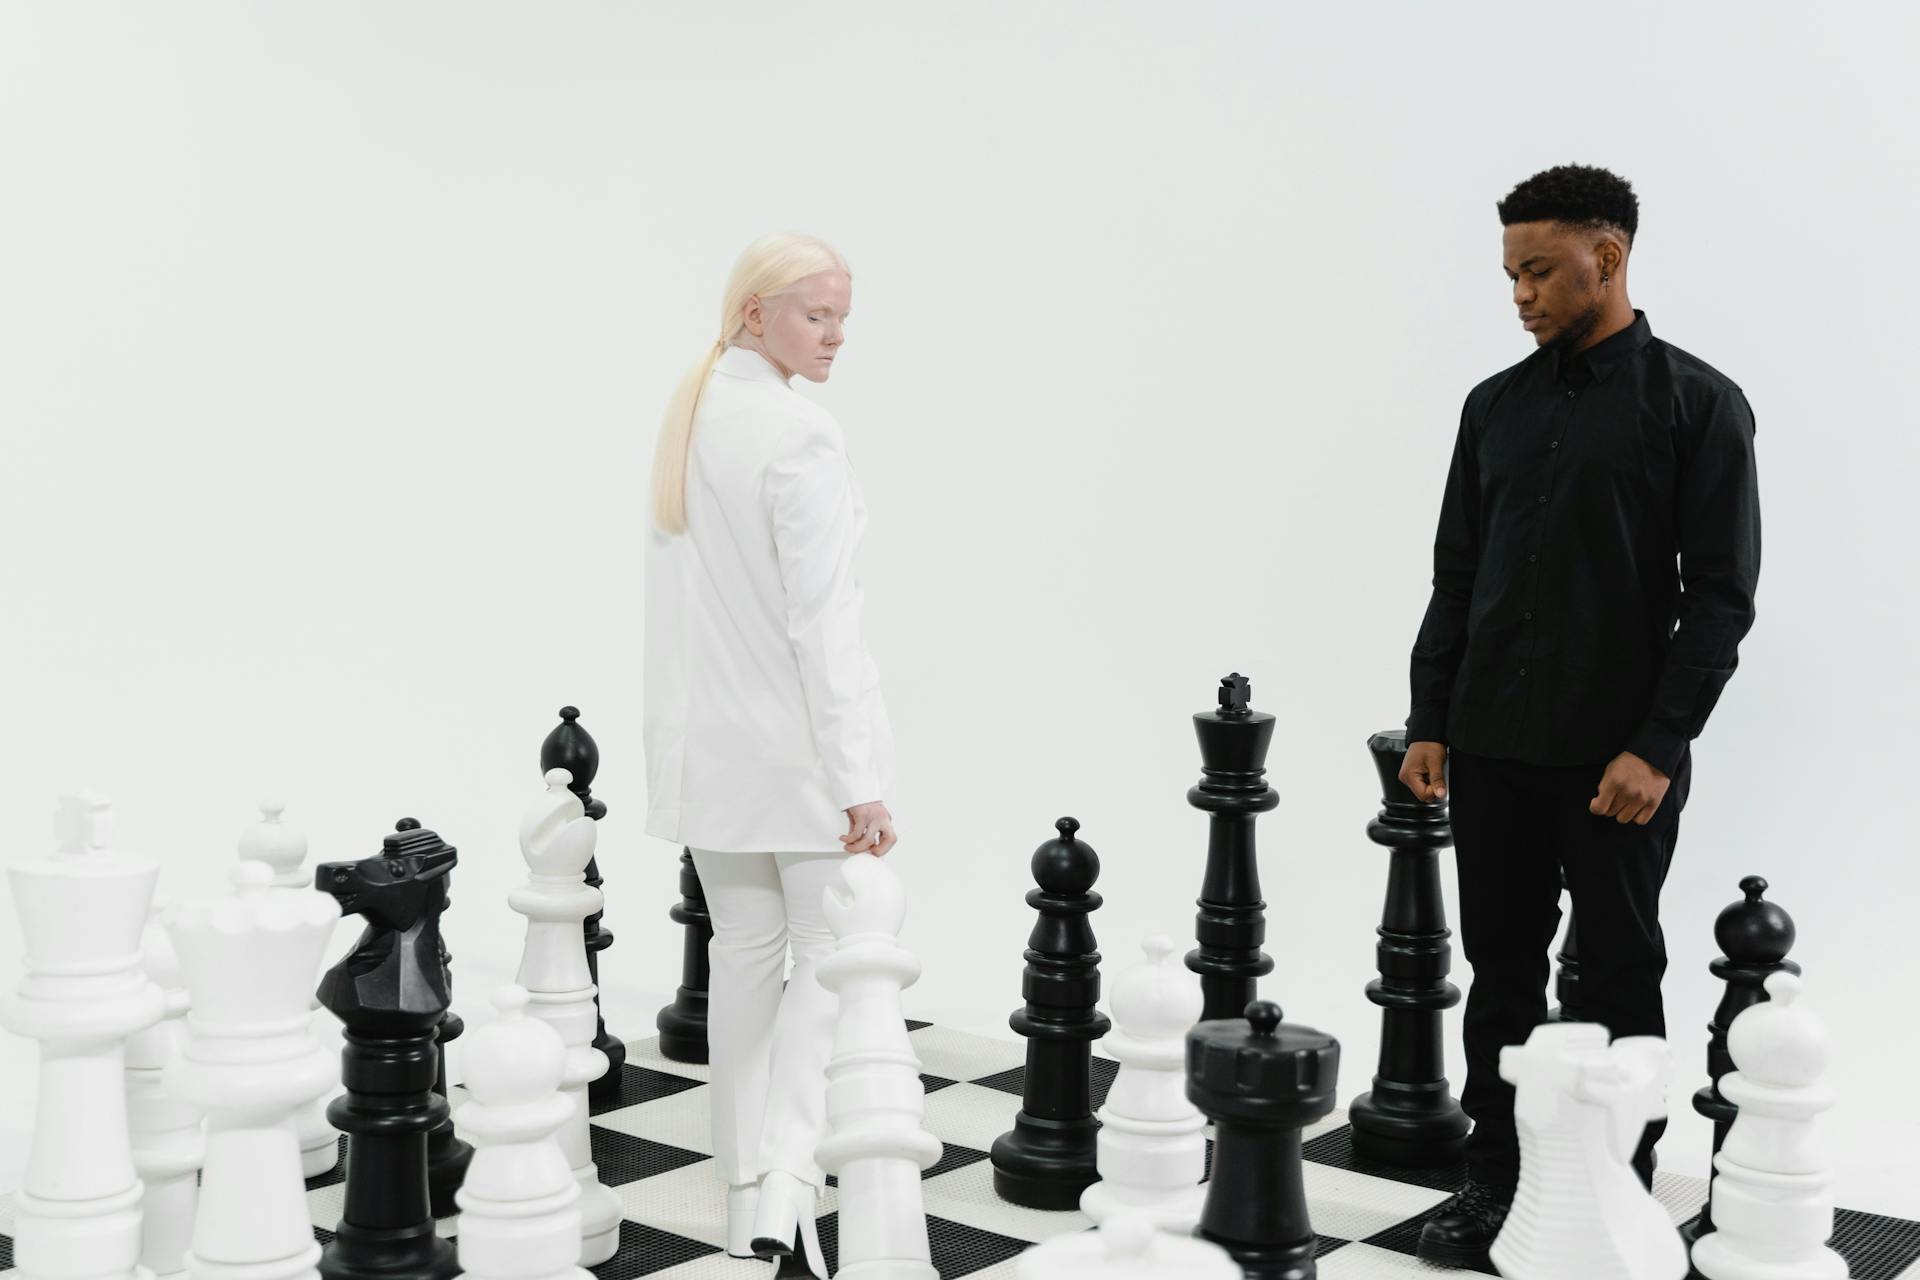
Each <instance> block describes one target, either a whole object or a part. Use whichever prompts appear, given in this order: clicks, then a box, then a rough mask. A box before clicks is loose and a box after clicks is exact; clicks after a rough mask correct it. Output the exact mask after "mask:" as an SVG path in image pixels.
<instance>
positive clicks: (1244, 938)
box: [1187, 671, 1280, 1018]
mask: <svg viewBox="0 0 1920 1280" xmlns="http://www.w3.org/2000/svg"><path fill="white" fill-rule="evenodd" d="M1252 692H1253V683H1252V681H1250V680H1249V679H1248V678H1247V677H1246V676H1243V675H1241V674H1240V673H1239V672H1237V671H1236V672H1233V673H1232V674H1231V675H1228V676H1227V677H1225V678H1224V679H1222V680H1221V681H1220V705H1219V708H1218V709H1217V710H1213V711H1202V712H1199V713H1198V714H1196V715H1195V716H1194V717H1193V728H1194V732H1195V733H1196V734H1198V735H1199V738H1200V764H1201V772H1202V774H1203V775H1204V776H1203V777H1202V778H1201V779H1200V785H1199V786H1196V787H1194V788H1192V789H1191V790H1190V791H1188V792H1187V803H1188V804H1190V805H1192V806H1193V807H1194V808H1196V809H1203V810H1205V811H1206V812H1207V813H1208V814H1209V815H1211V821H1210V822H1209V824H1208V833H1207V871H1206V877H1205V879H1204V880H1203V881H1202V882H1201V885H1200V898H1199V902H1198V905H1199V908H1200V911H1199V914H1198V915H1197V916H1196V917H1195V920H1194V940H1195V941H1196V942H1198V943H1199V944H1200V945H1199V946H1197V947H1196V948H1194V949H1193V950H1192V951H1189V952H1188V953H1187V968H1189V969H1191V970H1193V971H1194V972H1195V973H1197V974H1199V975H1200V989H1201V991H1202V992H1203V993H1204V994H1205V996H1206V1007H1205V1010H1204V1012H1203V1013H1202V1015H1201V1016H1202V1017H1204V1018H1237V1017H1239V1016H1240V1013H1241V1011H1242V1010H1243V1009H1245V1008H1246V1007H1247V1002H1248V1001H1250V1000H1252V999H1253V998H1254V995H1255V987H1256V983H1257V981H1258V979H1259V978H1260V976H1261V975H1262V974H1266V973H1271V972H1272V971H1273V960H1272V959H1271V958H1269V957H1268V956H1267V954H1266V953H1265V952H1263V951H1261V950H1260V944H1261V943H1262V942H1264V941H1266V936H1267V904H1266V903H1265V902H1264V901H1262V900H1261V897H1260V865H1259V862H1258V861H1257V859H1256V858H1255V856H1254V845H1253V820H1254V819H1255V818H1256V817H1258V816H1259V815H1260V814H1263V813H1265V812H1267V811H1268V810H1269V809H1272V808H1273V807H1274V806H1276V805H1278V804H1279V803H1280V797H1279V795H1278V794H1276V793H1275V792H1274V790H1273V788H1272V787H1269V786H1268V785H1267V783H1266V773H1267V747H1268V745H1269V744H1271V743H1272V741H1273V728H1274V719H1273V717H1272V716H1271V715H1268V714H1267V713H1266V712H1264V711H1255V710H1253V709H1252V708H1251V707H1250V706H1249V705H1248V702H1247V699H1248V698H1249V697H1250V696H1251V694H1252Z"/></svg>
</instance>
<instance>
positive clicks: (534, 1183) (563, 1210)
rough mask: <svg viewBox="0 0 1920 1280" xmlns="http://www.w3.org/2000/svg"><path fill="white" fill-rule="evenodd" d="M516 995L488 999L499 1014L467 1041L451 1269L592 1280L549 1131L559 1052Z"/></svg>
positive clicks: (555, 1039)
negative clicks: (464, 1144)
mask: <svg viewBox="0 0 1920 1280" xmlns="http://www.w3.org/2000/svg"><path fill="white" fill-rule="evenodd" d="M527 1003H528V996H527V991H526V988H524V987H515V986H507V987H501V988H500V989H499V990H498V991H496V992H494V996H493V1006H494V1008H496V1009H498V1010H499V1011H500V1017H499V1018H498V1019H496V1020H495V1021H493V1022H490V1023H488V1024H487V1025H486V1026H484V1027H481V1028H480V1029H479V1030H478V1031H476V1032H473V1033H472V1034H470V1035H469V1036H468V1037H467V1044H466V1051H465V1053H464V1054H463V1056H462V1060H463V1061H464V1062H465V1063H466V1089H467V1100H466V1101H465V1102H463V1103H462V1104H461V1105H460V1109H459V1110H457V1111H455V1112H454V1113H453V1123H454V1126H455V1127H456V1128H457V1129H459V1131H460V1133H461V1135H462V1136H463V1137H465V1138H466V1139H467V1141H469V1142H471V1143H472V1144H473V1163H472V1164H470V1165H468V1166H467V1177H466V1181H465V1182H464V1183H462V1184H461V1187H460V1189H459V1190H458V1191H456V1192H454V1200H455V1202H456V1203H458V1204H459V1206H460V1222H459V1228H458V1235H459V1238H460V1265H461V1267H462V1269H463V1270H464V1271H465V1273H466V1274H467V1275H469V1276H472V1277H473V1278H474V1280H593V1277H592V1275H591V1273H589V1272H588V1271H587V1270H585V1269H584V1268H583V1267H581V1266H580V1265H579V1264H578V1262H577V1261H576V1259H578V1258H579V1256H580V1184H579V1183H578V1182H577V1181H575V1180H574V1176H573V1170H572V1169H570V1168H569V1167H568V1166H567V1158H566V1156H565V1155H563V1154H562V1153H561V1151H560V1142H559V1139H558V1138H556V1137H555V1134H556V1133H557V1132H558V1131H559V1128H560V1126H561V1125H562V1124H564V1123H566V1121H567V1119H568V1118H569V1117H570V1116H572V1114H573V1111H574V1106H575V1102H574V1099H572V1098H570V1097H569V1096H568V1095H566V1094H564V1093H562V1092H561V1091H560V1081H561V1079H562V1078H563V1077H564V1076H565V1075H566V1070H567V1046H566V1045H564V1044H562V1043H561V1042H560V1036H559V1034H558V1033H557V1032H555V1031H554V1029H553V1028H552V1027H550V1026H548V1025H547V1024H546V1023H544V1022H542V1021H540V1020H539V1019H537V1018H529V1017H528V1016H527Z"/></svg>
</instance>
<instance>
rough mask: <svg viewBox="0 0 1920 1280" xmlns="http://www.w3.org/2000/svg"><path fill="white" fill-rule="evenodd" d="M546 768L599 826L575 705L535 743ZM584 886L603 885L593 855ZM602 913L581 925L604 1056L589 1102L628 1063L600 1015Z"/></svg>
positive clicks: (601, 804) (593, 755)
mask: <svg viewBox="0 0 1920 1280" xmlns="http://www.w3.org/2000/svg"><path fill="white" fill-rule="evenodd" d="M549 769H565V770H566V771H567V772H568V773H570V774H572V775H573V781H572V782H570V783H568V784H567V790H569V791H571V792H573V794H575V795H576V796H579V797H580V803H581V804H582V805H584V806H586V810H587V816H588V817H589V818H592V819H593V820H594V821H595V822H598V821H600V819H602V818H604V817H606V816H607V806H606V802H605V801H601V800H595V799H594V798H593V779H594V776H595V775H596V774H598V773H599V772H600V745H599V744H598V743H596V742H595V741H594V740H593V735H592V734H590V733H588V732H587V729H586V726H585V725H583V724H581V723H580V709H579V708H578V707H562V708H560V723H559V724H557V725H555V726H554V727H553V731H552V732H551V733H549V734H548V735H547V737H546V741H544V742H542V743H541V744H540V774H541V776H542V777H545V776H546V772H547V770H549ZM587 883H588V884H590V885H592V886H593V887H594V888H596V889H598V888H599V887H600V886H601V884H602V883H604V882H603V881H602V880H601V878H600V860H599V859H598V858H597V857H596V858H589V859H588V860H587ZM602 914H603V912H600V911H596V912H594V913H593V914H592V915H590V916H588V917H587V918H586V920H585V921H584V922H582V924H581V929H582V930H583V931H584V932H585V934H586V946H587V972H588V973H589V974H590V975H591V976H592V978H593V1022H594V1034H593V1047H594V1048H596V1049H598V1050H599V1051H600V1052H602V1053H604V1054H606V1055H607V1070H606V1072H605V1074H603V1075H601V1076H599V1077H598V1078H597V1079H595V1080H593V1081H592V1082H591V1083H589V1084H588V1085H587V1097H588V1099H589V1100H590V1101H594V1102H601V1101H605V1100H607V1099H609V1098H617V1097H619V1096H620V1074H621V1072H620V1068H621V1067H622V1066H623V1065H624V1064H625V1063H626V1060H627V1046H626V1045H625V1044H624V1043H622V1042H621V1041H620V1040H618V1039H616V1038H615V1037H613V1036H610V1035H608V1034H607V1020H606V1019H605V1018H604V1017H602V1016H601V1014H600V953H601V952H602V951H605V950H606V949H607V948H608V947H610V946H612V945H613V930H611V929H608V928H606V927H604V926H603V925H602V924H601V923H600V917H601V915H602Z"/></svg>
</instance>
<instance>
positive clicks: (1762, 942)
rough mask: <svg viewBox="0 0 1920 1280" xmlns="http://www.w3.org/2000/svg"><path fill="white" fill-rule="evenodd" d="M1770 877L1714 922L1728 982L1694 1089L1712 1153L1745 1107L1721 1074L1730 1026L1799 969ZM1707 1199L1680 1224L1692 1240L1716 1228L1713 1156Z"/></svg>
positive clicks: (1719, 967)
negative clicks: (1774, 980) (1723, 1085)
mask: <svg viewBox="0 0 1920 1280" xmlns="http://www.w3.org/2000/svg"><path fill="white" fill-rule="evenodd" d="M1766 891H1767V882H1766V881H1765V880H1763V879H1762V878H1760V877H1759V876H1747V877H1746V878H1745V879H1743V880H1741V881H1740V893H1741V900H1740V901H1739V902H1736V903H1733V904H1731V905H1730V906H1728V907H1726V908H1725V909H1723V910H1722V911H1721V912H1720V915H1719V917H1718V918H1717V919H1715V920H1714V922H1713V940H1714V941H1715V942H1717V943H1719V944H1720V951H1721V955H1720V956H1719V957H1718V958H1717V959H1715V960H1712V961H1709V962H1708V964H1707V969H1708V971H1709V972H1711V973H1712V974H1713V976H1714V977H1716V978H1719V979H1721V980H1722V981H1723V982H1725V983H1726V984H1727V989H1726V991H1725V993H1724V994H1722V996H1721V997H1720V1004H1719V1007H1718V1008H1716V1009H1715V1010H1714V1011H1713V1018H1712V1020H1711V1021H1709V1022H1708V1023H1707V1076H1708V1083H1707V1084H1706V1085H1705V1086H1704V1087H1702V1088H1701V1089H1699V1090H1698V1091H1696V1092H1695V1093H1694V1095H1693V1109H1694V1110H1695V1111H1697V1112H1698V1113H1700V1114H1701V1115H1703V1116H1705V1117H1706V1118H1707V1119H1709V1120H1711V1121H1713V1154H1714V1155H1719V1154H1720V1144H1721V1143H1723V1142H1725V1141H1726V1140H1727V1131H1728V1130H1729V1129H1731V1128H1732V1127H1733V1120H1734V1117H1735V1116H1737V1115H1739V1114H1740V1108H1739V1107H1737V1106H1735V1105H1734V1104H1733V1103H1731V1102H1728V1101H1727V1100H1726V1098H1724V1097H1723V1096H1721V1093H1720V1080H1721V1078H1722V1077H1723V1076H1725V1075H1726V1074H1727V1072H1729V1071H1732V1070H1733V1069H1734V1068H1733V1055H1732V1054H1731V1053H1729V1052H1728V1051H1727V1029H1728V1028H1729V1027H1731V1026H1732V1025H1733V1020H1734V1019H1735V1018H1737V1017H1739V1016H1740V1015H1741V1014H1742V1013H1744V1012H1745V1011H1746V1010H1748V1009H1750V1008H1752V1007H1753V1006H1754V1005H1756V1004H1759V1003H1761V1002H1762V1001H1764V1000H1766V999H1767V987H1766V982H1767V979H1768V978H1769V977H1771V976H1772V975H1774V974H1776V973H1780V972H1782V971H1785V972H1787V973H1799V972H1800V966H1799V964H1798V963H1796V962H1795V961H1792V960H1789V959H1787V952H1789V951H1791V950H1792V949H1793V939H1794V928H1793V917H1792V916H1790V915H1788V914H1787V912H1786V909H1785V908H1784V907H1782V906H1781V905H1780V904H1779V903H1777V902H1767V901H1765V900H1764V899H1763V897H1762V895H1763V894H1765V893H1766ZM1707 1170H1708V1172H1707V1202H1706V1203H1705V1204H1703V1205H1701V1206H1700V1216H1699V1217H1698V1218H1696V1219H1694V1220H1693V1221H1691V1222H1689V1223H1688V1224H1687V1225H1686V1226H1684V1227H1682V1228H1681V1229H1680V1234H1681V1235H1682V1236H1684V1237H1685V1238H1686V1240H1687V1243H1688V1244H1689V1245H1691V1244H1692V1243H1693V1242H1694V1241H1695V1240H1698V1239H1699V1238H1700V1237H1701V1236H1704V1235H1706V1234H1708V1233H1709V1232H1711V1231H1713V1230H1714V1226H1713V1179H1715V1178H1717V1177H1719V1176H1720V1174H1719V1171H1718V1170H1717V1169H1715V1168H1714V1167H1713V1164H1712V1161H1708V1165H1707Z"/></svg>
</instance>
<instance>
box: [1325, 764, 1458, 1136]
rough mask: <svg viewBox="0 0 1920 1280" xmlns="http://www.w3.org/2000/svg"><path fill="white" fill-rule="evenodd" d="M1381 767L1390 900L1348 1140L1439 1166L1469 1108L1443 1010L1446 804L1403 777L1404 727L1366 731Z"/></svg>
mask: <svg viewBox="0 0 1920 1280" xmlns="http://www.w3.org/2000/svg"><path fill="white" fill-rule="evenodd" d="M1367 750H1368V751H1370V752H1371V753H1372V754H1373V763H1374V767H1375V768H1376V769H1377V770H1378V772H1379V774H1380V788H1381V795H1382V805H1383V807H1382V808H1381V810H1380V814H1379V816H1378V817H1376V818H1375V819H1374V820H1373V821H1372V822H1370V823H1368V824H1367V838H1368V839H1370V840H1372V841H1373V842H1374V843H1375V844H1378V845H1384V846H1386V848H1387V849H1388V850H1389V851H1390V854H1389V859H1388V862H1387V900H1386V906H1385V907H1384V908H1383V909H1382V911H1381V913H1380V931H1379V936H1380V941H1379V943H1378V944H1377V945H1376V946H1375V948H1374V952H1375V957H1376V959H1377V961H1378V964H1379V968H1380V976H1379V977H1378V978H1377V979H1375V980H1374V981H1372V982H1369V983H1368V984H1367V999H1369V1000H1371V1001H1373V1003H1375V1004H1376V1005H1379V1006H1380V1069H1379V1071H1378V1072H1377V1073H1376V1074H1375V1075H1374V1077H1373V1088H1372V1089H1371V1090H1370V1091H1369V1092H1367V1093H1363V1094H1361V1095H1360V1096H1359V1097H1357V1098H1355V1099H1354V1100H1353V1103H1352V1105H1351V1106H1350V1107H1348V1109H1347V1110H1348V1118H1349V1119H1350V1120H1352V1122H1353V1149H1354V1151H1355V1153H1357V1154H1358V1155H1360V1156H1361V1157H1362V1158H1363V1159H1367V1160H1374V1161H1378V1162H1380V1163H1382V1164H1390V1165H1409V1166H1416V1167H1417V1166H1426V1165H1443V1164H1453V1163H1455V1162H1456V1161H1458V1160H1459V1159H1460V1158H1461V1157H1462V1155H1463V1154H1464V1153H1465V1151H1466V1142H1467V1116H1466V1113H1465V1112H1464V1111H1462V1110H1461V1109H1460V1104H1459V1103H1458V1102H1457V1101H1455V1100H1454V1097H1453V1095H1452V1094H1451V1093H1449V1092H1448V1091H1447V1076H1446V1052H1445V1049H1444V1048H1443V1043H1442V1024H1443V1019H1444V1011H1445V1010H1447V1009H1451V1008H1453V1006H1454V1005H1456V1004H1458V1003H1460V988H1458V987H1456V986H1454V985H1453V984H1452V983H1451V982H1448V981H1447V974H1448V972H1449V971H1450V970H1451V969H1452V967H1453V947H1452V945H1451V944H1450V943H1449V941H1448V939H1450V938H1452V937H1453V930H1451V929H1449V928H1447V904H1446V902H1445V901H1444V900H1443V899H1442V897H1441V894H1440V850H1442V849H1444V848H1446V847H1447V846H1449V845H1451V844H1452V843H1453V829H1452V828H1451V827H1450V826H1449V825H1448V823H1447V806H1446V805H1445V804H1444V803H1437V804H1436V803H1425V802H1422V801H1420V800H1418V799H1416V798H1415V797H1414V794H1413V792H1412V791H1411V790H1409V789H1408V787H1407V785H1406V784H1405V783H1403V782H1401V781H1400V766H1401V764H1402V763H1403V762H1404V761H1405V760H1406V758H1407V733H1406V730H1404V729H1392V730H1389V731H1387V732H1385V733H1376V734H1374V735H1373V737H1371V738H1369V739H1368V740H1367Z"/></svg>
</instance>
